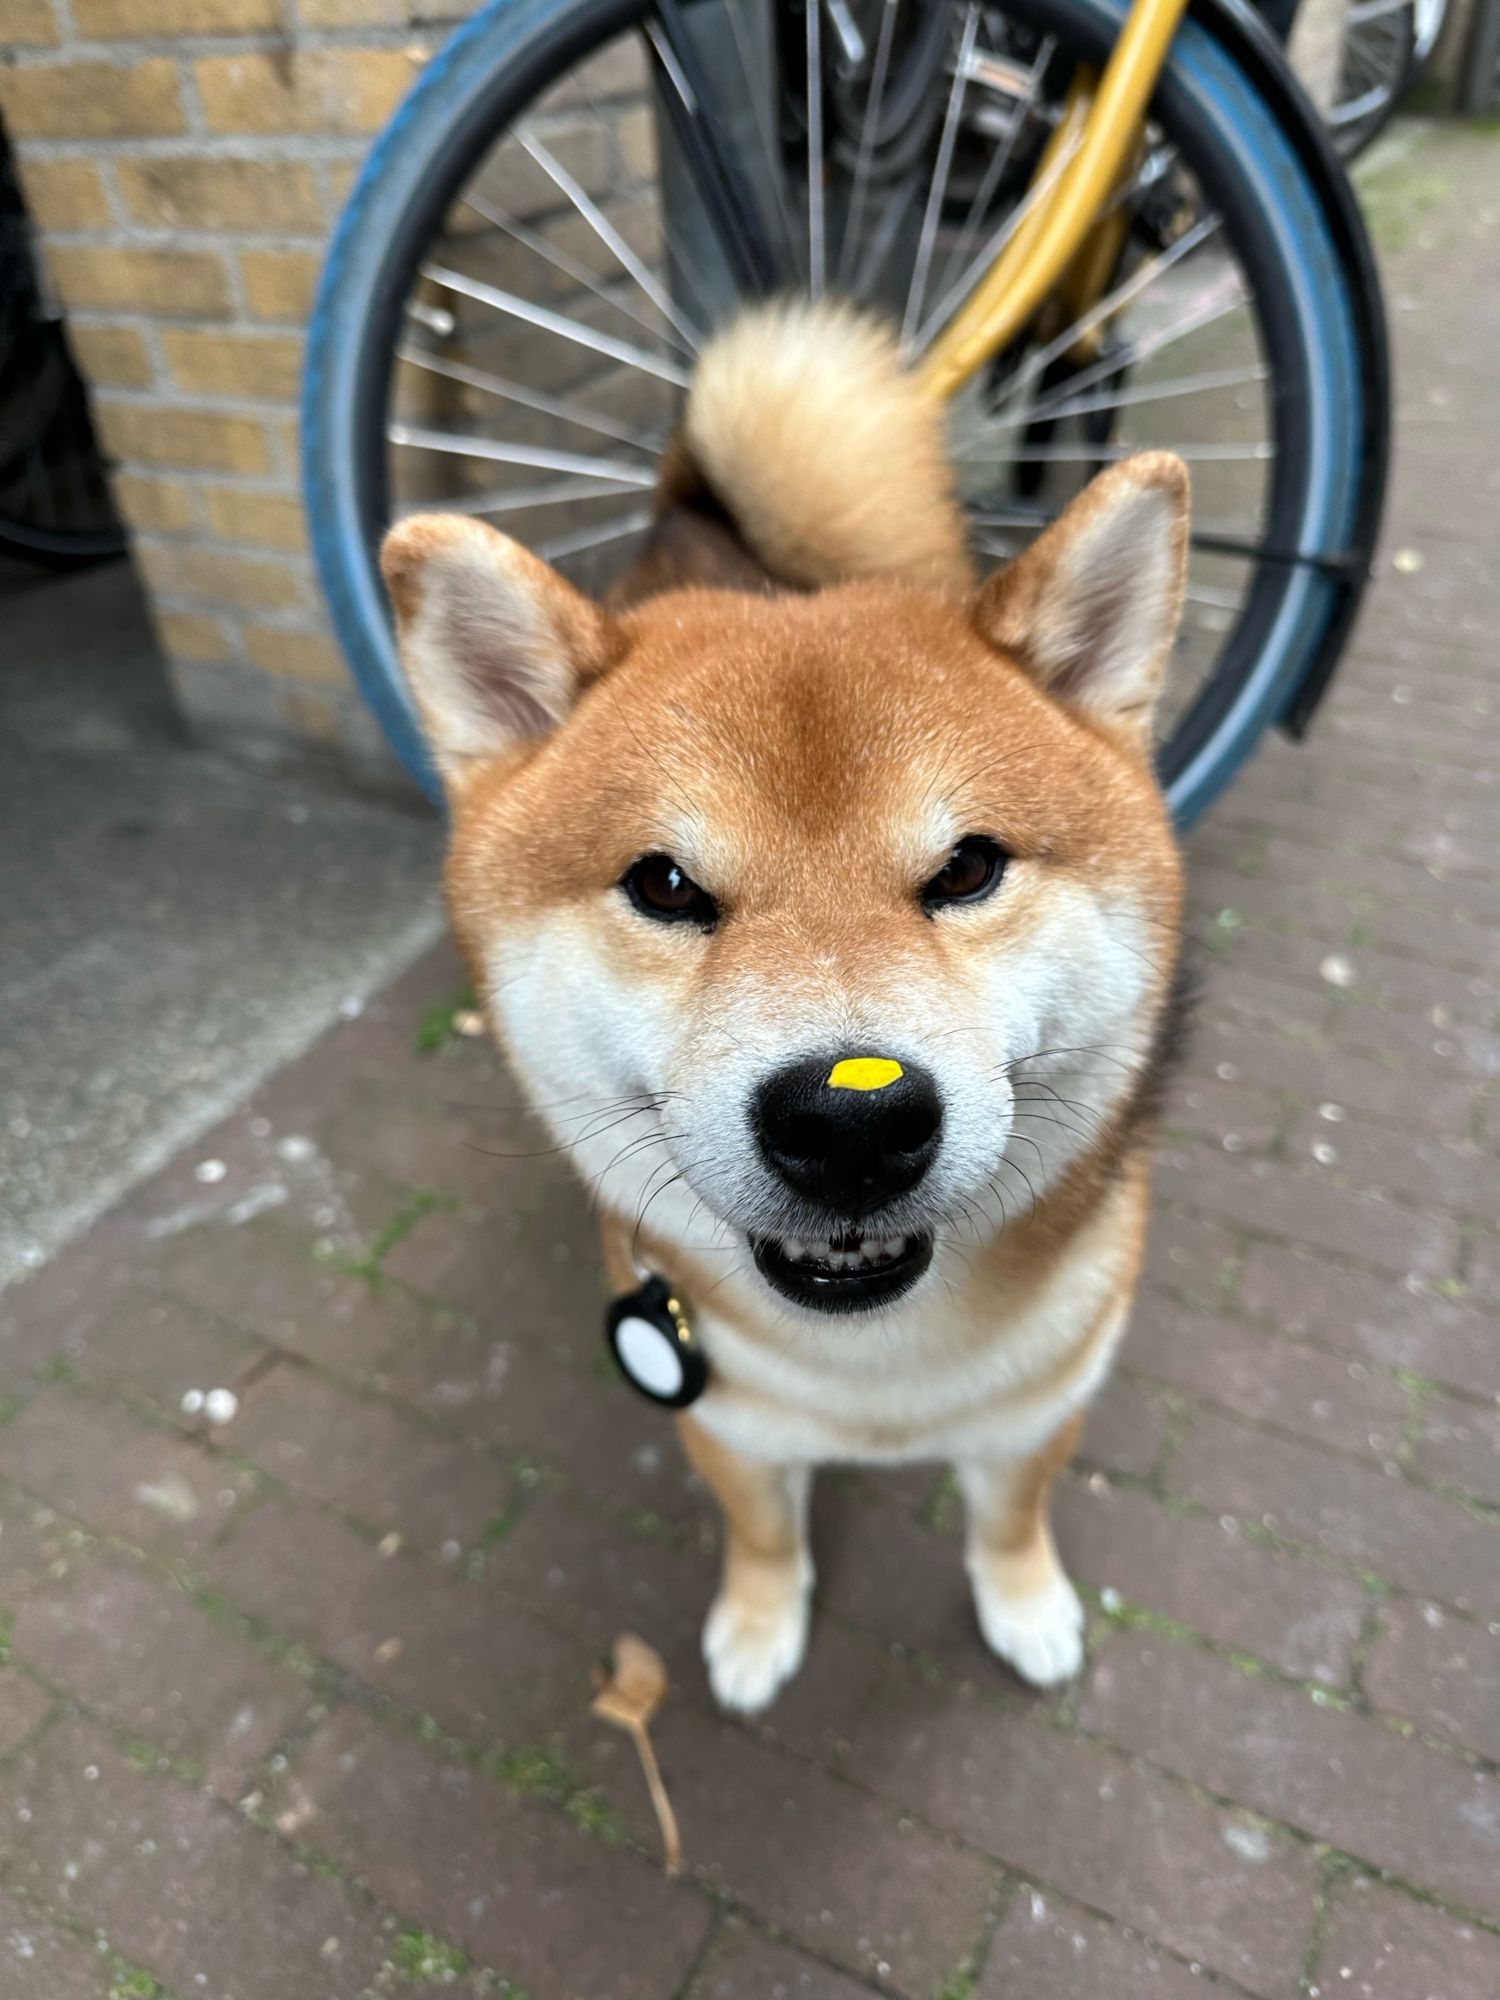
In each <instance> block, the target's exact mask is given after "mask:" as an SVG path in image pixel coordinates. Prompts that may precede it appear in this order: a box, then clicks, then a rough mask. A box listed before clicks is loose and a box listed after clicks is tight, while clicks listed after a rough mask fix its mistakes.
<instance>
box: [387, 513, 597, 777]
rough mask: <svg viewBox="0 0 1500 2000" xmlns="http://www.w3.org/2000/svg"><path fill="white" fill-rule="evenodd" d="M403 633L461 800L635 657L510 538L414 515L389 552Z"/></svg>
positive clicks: (408, 666)
mask: <svg viewBox="0 0 1500 2000" xmlns="http://www.w3.org/2000/svg"><path fill="white" fill-rule="evenodd" d="M380 566H381V570H382V572H383V574H384V576H385V583H386V589H387V590H388V591H389V592H390V596H391V602H392V604H393V605H394V606H395V609H396V637H397V642H398V645H399V648H400V653H401V665H402V667H403V668H404V670H405V673H406V678H407V682H408V684H409V685H410V687H411V691H412V697H413V699H414V700H415V702H416V704H417V709H418V712H419V714H420V715H421V718H422V724H423V729H424V732H425V734H426V737H427V742H428V746H429V747H430V749H431V751H432V755H433V761H434V762H435V763H436V765H437V767H438V773H439V775H440V776H441V778H442V780H443V783H444V785H445V786H446V787H447V789H448V790H449V791H450V792H454V791H459V790H461V789H462V788H463V786H464V784H465V782H466V781H467V779H468V777H469V776H470V775H471V774H472V773H473V772H474V771H475V770H476V769H477V768H478V767H479V766H480V765H481V764H483V763H485V762H486V761H488V760H489V759H491V758H494V757H500V756H504V755H505V754H506V753H507V752H509V751H513V750H516V749H519V748H521V747H522V746H524V745H525V744H526V743H528V742H531V741H533V740H534V739H535V738H537V737H539V736H544V735H545V734H546V733H547V732H548V731H549V730H550V729H553V728H555V726H556V725H557V724H558V723H559V722H561V721H562V719H563V717H564V716H565V715H566V714H567V713H568V711H569V709H570V708H571V707H572V706H573V703H574V701H575V700H576V699H577V697H578V695H579V694H580V693H581V691H582V690H583V688H584V687H586V686H587V685H588V683H589V682H590V681H591V680H593V679H595V678H596V677H597V676H598V675H599V674H601V673H603V672H604V671H605V670H606V669H607V668H608V667H610V666H611V665H612V664H613V663H614V661H615V660H616V659H617V658H618V657H619V655H620V653H621V652H622V651H623V650H624V643H625V642H624V638H623V635H622V634H621V632H620V629H619V627H618V626H617V625H616V624H615V622H614V620H613V619H612V618H610V616H609V614H608V613H607V612H605V611H602V610H601V609H600V608H599V606H598V605H597V604H594V603H593V602H592V601H591V600H590V599H589V598H587V597H585V596H584V595H583V594H582V592H581V591H577V590H575V589H574V588H573V586H572V584H570V583H569V582H567V580H566V579H565V578H563V577H561V576H559V575H558V573H557V571H556V570H555V569H551V568H549V567H548V565H547V564H546V563H544V562H542V561H541V560H540V559H539V558H538V557H536V556H534V555H531V554H529V553H528V552H527V550H525V549H523V548H522V547H521V545H520V543H519V542H514V541H512V540H511V538H510V536H509V535H502V534H498V533H497V532H496V530H495V529H493V528H490V527H487V526H486V525H485V524H484V522H482V521H475V520H471V519H470V518H469V517H468V516H467V515H463V514H412V515H410V516H408V518H407V519H406V520H404V521H400V522H398V523H397V525H396V526H395V527H394V528H392V529H391V531H390V533H389V534H388V535H387V536H386V538H385V542H384V545H383V546H382V548H381V551H380Z"/></svg>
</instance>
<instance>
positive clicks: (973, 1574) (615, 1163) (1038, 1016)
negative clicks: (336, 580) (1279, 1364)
mask: <svg viewBox="0 0 1500 2000" xmlns="http://www.w3.org/2000/svg"><path fill="white" fill-rule="evenodd" d="M1187 507H1188V492H1187V475H1186V472H1185V469H1184V467H1183V466H1182V464H1181V463H1180V462H1179V461H1178V460H1177V459H1175V458H1172V457H1170V456H1168V455H1166V454H1158V453H1152V454H1148V455H1144V456H1141V457H1137V458H1133V459H1130V460H1127V461H1125V462H1123V463H1121V464H1119V465H1117V466H1115V467H1113V468H1112V469H1110V470H1109V471H1107V472H1105V473H1104V474H1103V475H1102V476H1101V477H1099V478H1098V479H1096V480H1095V481H1094V483H1093V484H1092V485H1091V486H1089V487H1088V488H1087V489H1086V490H1085V491H1084V492H1083V493H1082V494H1081V495H1080V496H1079V497H1078V499H1077V500H1075V501H1074V503H1073V504H1072V505H1071V506H1070V507H1069V508H1068V509H1067V511H1066V512H1065V513H1064V514H1063V515H1062V516H1061V518H1060V519H1059V520H1057V521H1056V522H1055V524H1054V525H1053V526H1051V527H1050V528H1049V529H1047V530H1046V532H1044V533H1043V534H1042V535H1041V536H1040V537H1039V539H1038V540H1036V541H1035V542H1034V543H1033V544H1032V545H1031V547H1030V548H1029V549H1028V550H1027V551H1026V552H1025V553H1024V554H1023V555H1021V556H1020V557H1019V559H1018V560H1016V561H1015V562H1013V563H1012V564H1011V565H1010V566H1009V568H1007V569H1004V570H1002V571H1000V572H999V573H998V574H996V575H994V576H991V577H990V578H989V579H988V580H987V581H985V582H982V583H979V582H977V581H976V579H975V577H974V575H973V574H972V572H971V569H970V559H969V555H968V551H967V547H966V541H965V530H964V522H963V517H962V514H961V510H960V509H959V507H958V505H957V503H956V501H955V499H954V497H953V494H952V489H951V483H950V478H949V474H948V470H947V467H946V464H945V458H944V448H943V439H942V419H941V414H940V412H939V410H938V409H937V408H936V406H933V405H930V404H929V403H927V402H926V401H924V400H923V399H922V398H921V396H920V395H919V393H918V391H917V389H916V387H915V386H914V385H913V384H912V383H911V382H910V380H909V379H908V378H907V377H906V376H905V375H904V374H903V373H902V371H901V369H900V366H899V364H898V361H897V357H896V352H895V348H894V344H893V343H892V342H891V341H890V339H889V338H888V336H887V335H886V334H885V333H884V332H883V331H881V330H880V329H879V328H878V327H876V326H874V325H873V324H871V323H869V322H867V321H865V320H862V319H859V318H857V317H855V316H854V315H852V314H850V313H847V312H844V311H841V310H838V309H830V308H811V307H806V306H800V307H799V306H785V305H784V306H780V307H770V308H763V309H760V310H758V311H757V312H755V313H754V314H752V315H751V316H750V317H748V318H746V319H745V320H743V321H741V322H739V323H737V324H736V325H735V326H734V327H732V328H730V329H729V330H728V331H727V332H725V333H723V334H721V335H720V336H719V337H718V338H717V339H716V341H715V342H714V343H713V344H712V345H711V346H710V347H709V348H708V349H707V350H706V351H705V353H704V355H703V357H702V359H701V362H700V365H699V370H698V373H697V376H696V378H695V382H694V385H693V388H692V390H691V392H690V397H689V401H688V405H687V409H686V414H685V418H684V421H683V424H682V427H681V430H680V432H679V434H678V436H677V437H676V438H675V439H674V441H673V443H672V445H671V446H670V447H669V450H668V452H667V455H666V458H665V461H664V469H663V475H662V481H661V487H660V491H659V495H658V509H659V511H658V518H657V522H656V527H655V530H654V532H653V535H652V537H651V541H650V545H649V546H648V548H647V550H646V553H645V555H644V557H643V559H642V561H641V562H640V564H639V565H638V567H637V569H636V571H635V572H634V574H633V575H632V576H631V577H630V578H628V579H627V580H626V582H625V584H624V585H623V586H622V588H621V590H620V591H619V592H618V593H617V596H616V598H615V599H613V600H612V601H611V602H609V603H608V604H604V605H601V604H597V603H594V602H592V601H590V600H589V599H587V598H585V597H584V596H582V595H581V594H579V593H578V592H577V591H575V590H574V589H573V588H572V587H571V586H570V585H569V584H568V583H566V582H565V581H564V580H563V579H562V578H561V577H560V576H558V575H557V574H556V573H555V572H554V571H552V570H551V569H549V568H548V567H547V566H546V565H545V564H543V563H542V562H540V561H538V560H537V559H536V558H535V557H533V556H531V555H529V554H528V553H527V552H526V551H525V550H524V549H522V548H521V547H519V546H518V545H517V544H516V543H515V542H513V541H511V540H509V539H507V538H506V537H505V536H504V535H501V534H498V533H495V532H494V531H493V530H491V529H490V528H488V527H486V526H484V525H482V524H480V523H479V522H476V521H475V520H472V519H468V518H461V517H456V516H441V515H429V516H416V517H413V518H410V519H407V520H405V521H403V522H401V523H400V524H399V525H398V526H397V527H396V528H394V529H393V530H392V531H391V533H390V535H389V537H388V539H387V541H386V545H385V551H384V569H385V576H386V579H387V583H388V586H389V589H390V593H391V597H392V600H393V602H394V605H395V608H396V614H397V620H398V628H399V640H400V647H401V653H402V658H403V661H404V665H405V670H406V673H407V675H408V677H409V680H410V684H411V689H412V693H413V695H414V697H415V700H416V703H417V707H418V709H419V711H420V714H421V716H422V718H423V722H424V725H425V728H426V731H427V736H428V740H429V742H430V744H431V748H432V753H433V756H434V758H435V760H436V763H437V765H438V768H439V769H440V771H441V773H442V777H443V782H444V785H445V787H446V790H447V796H448V800H449V804H450V808H451V816H452V818H451V827H452V831H451V842H450V847H449V854H448V862H447V871H446V886H447V895H448V902H449V908H450V911H451V915H452V921H453V925H454V928H455V931H456V933H457V935H458V938H459V940H460V942H461V945H462V947H463V949H464V951H465V953H466V954H467V956H468V958H469V960H470V961H471V963H472V966H473V971H474V976H475V980H476V987H477V990H478V991H479V992H480V993H481V994H482V996H483V999H484V1003H485V1006H486V1008H487V1010H488V1014H489V1018H490V1020H491V1022H492V1024H493V1027H494V1030H495V1032H496V1034H497V1036H498V1038H499V1040H500V1042H501V1043H502V1045H503V1046H504V1048H505V1049H506V1050H507V1051H508V1053H509V1055H510V1057H511V1059H512V1061H513V1063H514V1065H515V1067H516V1069H517V1070H518V1072H519V1074H520V1076H521V1078H522V1079H523V1081H524V1084H525V1086H526V1088H527V1090H528V1092H529V1094H530V1096H531V1098H532V1099H533V1101H534V1103H535V1104H536V1106H537V1107H538V1109H539V1110H540V1112H541V1114H542V1116H543V1117H544V1118H546V1119H547V1120H548V1121H549V1122H550V1124H551V1126H552V1129H553V1131H554V1133H555V1134H556V1136H557V1138H558V1139H559V1141H560V1142H561V1143H562V1144H563V1145H564V1146H566V1148H567V1149H568V1151H569V1152H570V1154H571V1156H572V1158H573V1160H574V1161H575V1163H576V1165H577V1167H578V1169H579V1171H580V1172H581V1173H582V1175H583V1176H584V1178H585V1179H586V1181H587V1182H588V1183H589V1185H590V1187H591V1188H592V1190H593V1192H594V1196H595V1199H596V1201H597V1203H598V1207H599V1210H600V1213H601V1216H602V1221H603V1235H604V1244H605V1254H606V1260H607V1263H608V1265H609V1269H610V1272H611V1275H612V1277H613V1278H614V1280H615V1281H616V1282H617V1283H618V1284H619V1285H620V1286H621V1287H622V1288H623V1287H630V1286H633V1285H636V1284H638V1283H639V1282H640V1280H641V1277H642V1275H643V1274H646V1273H652V1272H654V1273H659V1274H661V1275H662V1276H663V1277H664V1278H665V1279H666V1280H667V1281H668V1283H669V1284H670V1286H671V1287H672V1289H673V1291H674V1293H675V1294H676V1296H677V1297H678V1298H679V1299H680V1300H681V1301H682V1302H683V1304H684V1306H685V1308H686V1309H687V1310H688V1311H689V1312H690V1314H691V1318H692V1325H693V1335H694V1339H695V1341H696V1343H697V1344H698V1345H699V1347H700V1348H701V1350H702V1352H703V1354H704V1355H705V1357H706V1359H707V1363H708V1369H709V1373H708V1378H707V1388H706V1391H705V1393H703V1394H702V1395H701V1397H700V1398H699V1399H698V1400H697V1401H695V1402H694V1403H693V1404H692V1406H691V1408H690V1409H688V1410H686V1411H684V1412H683V1413H682V1414H681V1416H680V1417H679V1418H678V1422H679V1425H680V1429H681V1434H682V1441H683V1444H684V1446H685V1448H686V1450H687V1453H688V1456H689V1458H690V1459H691V1461H692V1463H693V1465H694V1466H695V1467H696V1468H697V1470H698V1471H699V1473H700V1474H701V1475H702V1477H703V1478H704V1479H705V1480H706V1481H707V1483H708V1484H709V1486H710V1487H711V1488H712V1489H713V1491H714V1492H715V1494H716V1495H717V1497H718V1499H719V1501H720V1503H721V1504H722V1507H723V1511H724V1517H725V1559H724V1570H723V1580H722V1586H721V1588H720V1591H719V1595H718V1597H717V1599H716V1600H715V1602H714V1604H713V1606H712V1609H711V1610H710V1612H709V1615H708V1621H707V1624H706V1627H705V1630H704V1649H705V1654H706V1657H707V1661H708V1666H709V1670H710V1675H711V1679H712V1682H713V1686H714V1689H715V1692H716V1693H717V1695H718V1697H719V1699H720V1700H721V1701H722V1702H723V1703H724V1704H726V1705H727V1706H729V1707H731V1708H738V1709H745V1710H754V1709H757V1708H760V1707H762V1706H763V1705H764V1704H766V1703H767V1702H769V1701H770V1700H771V1699H772V1697H773V1696H774V1695H775V1693H776V1691H777V1689H778V1688H779V1687H780V1686H781V1685H782V1683H783V1682H784V1681H785V1680H786V1679H787V1677H788V1676H789V1675H790V1674H792V1673H793V1672H794V1671H795V1669H796V1668H797V1666H798V1664H799V1663H800V1661H801V1658H802V1655H803V1651H804V1648H805V1644H806V1638H807V1630H808V1610H809V1596H810V1592H811V1588H812V1582H813V1569H812V1562H811V1559H810V1554H809V1547H808V1533H807V1513H808V1493H809V1483H810V1478H811V1473H812V1471H813V1469H814V1468H815V1467H816V1466H817V1465H818V1464H820V1463H822V1462H825V1461H845V1462H848V1461H859V1462H867V1463H897V1462H901V1461H907V1460H919V1459H921V1460H927V1459H932V1460H946V1461H949V1462H951V1463H952V1464H953V1466H954V1467H955V1468H956V1470H957V1474H958V1477H959V1480H960V1482H961V1485H962V1489H963V1492H964V1494H965V1497H966V1501H967V1508H968V1537H967V1567H968V1572H969V1576H970V1578H971V1580H972V1585H973V1592H974V1601H975V1605H976V1608H977V1612H978V1617H979V1622H980V1625H981V1627H982V1629H983V1632H984V1635H985V1637H986V1639H987V1640H988V1642H989V1644H990V1646H991V1647H992V1648H993V1650H994V1651H995V1652H996V1653H998V1654H999V1655H1000V1656H1001V1657H1002V1658H1004V1659H1005V1660H1007V1661H1009V1662H1010V1663H1011V1664H1012V1666H1013V1667H1014V1668H1015V1669H1016V1670H1017V1671H1018V1672H1019V1673H1020V1674H1021V1675H1023V1676H1024V1677H1025V1678H1026V1679H1027V1680H1029V1681H1032V1682H1035V1683H1038V1684H1045V1683H1049V1682H1055V1681H1058V1680H1061V1679H1063V1678H1065V1677H1066V1676H1068V1675H1069V1674H1071V1673H1072V1672H1073V1671H1074V1670H1075V1669H1076V1668H1077V1666H1078V1664H1079V1661H1080V1657H1081V1628H1082V1614H1081V1610H1080V1606H1079V1602H1078V1598H1077V1596H1076V1594H1075V1592H1074V1590H1073V1588H1072V1586H1071V1584H1070V1583H1069V1581H1068V1579H1067V1577H1066V1575H1065V1574H1064V1572H1063V1569H1062V1567H1061V1565H1060V1563H1059V1560H1058V1557H1057V1554H1056V1551H1055V1548H1054V1545H1053V1540H1052V1536H1051V1533H1050V1530H1049V1526H1048V1489H1049V1486H1050V1484H1051V1481H1052V1479H1053V1477H1054V1475H1055V1474H1056V1473H1057V1471H1058V1470H1059V1468H1060V1467H1061V1466H1062V1465H1063V1464H1064V1463H1065V1462H1066V1460H1067V1459H1068V1457H1069V1455H1070V1453H1071V1451H1072V1449H1073V1446H1074V1443H1075V1441H1076V1438H1077V1435H1078V1431H1079V1428H1080V1426H1081V1421H1082V1412H1083V1410H1084V1407H1085V1405H1086V1404H1087V1402H1088V1400H1089V1397H1090V1396H1091V1394H1092V1393H1093V1392H1094V1391H1095V1390H1096V1389H1097V1388H1098V1386H1099V1384H1100V1382H1101V1381H1102V1379H1103V1377H1104V1375H1105V1372H1106V1370H1107V1369H1108V1367H1109V1364H1110V1360H1111V1356H1112V1355H1113V1353H1114V1351H1115V1348H1116V1346H1117V1344H1118V1342H1119V1340H1120V1336H1121V1334H1122V1332H1123V1330H1124V1327H1125V1321H1126V1314H1127V1311H1128V1308H1129V1305H1130V1299H1131V1292H1132V1288H1133V1286H1134V1283H1135V1280H1136V1275H1137V1271H1138V1267H1139V1264H1140V1261H1141V1255H1142V1245H1143V1239H1144V1235H1145V1229H1146V1217H1147V1205H1148V1182H1149V1172H1150V1150H1151V1124H1152V1117H1153V1112H1154V1103H1155V1092H1156V1087H1157V1082H1158V1078H1159V1073H1160V1070H1161V1066H1162V1060H1163V1051H1164V1047H1165V1043H1166V1040H1167V1038H1168V1032H1169V1028H1170V1023H1171V1020H1172V1016H1173V1012H1174V1001H1173V996H1174V990H1175V973H1176V961H1177V953H1176V940H1177V927H1178V919H1179V902H1180V894H1181V883H1180V870H1179V859H1178V852H1177V847H1176V843H1175V841H1174V838H1173V834H1172V830H1171V826H1170V824H1169V820H1168V816H1167V813H1166V810H1165V808H1164V805H1163V801H1162V798H1161V795H1160V793H1159V791H1158V788H1157V785H1156V782H1155V779H1154V777H1153V773H1152V766H1151V755H1150V752H1151V731H1152V711H1153V707H1154V704H1155V702H1156V698H1157V695H1158V691H1159V689H1160V686H1161V682H1162V678H1163V673H1164V669H1165V664H1166V660H1167V656H1168V652H1169V650H1170V647H1171V643H1172V639H1173V635H1174V632H1175V628H1176V623H1177V619H1178V615H1179V610H1180V606H1181V600H1182V594H1183V588H1184V572H1185V564H1186V550H1187Z"/></svg>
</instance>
